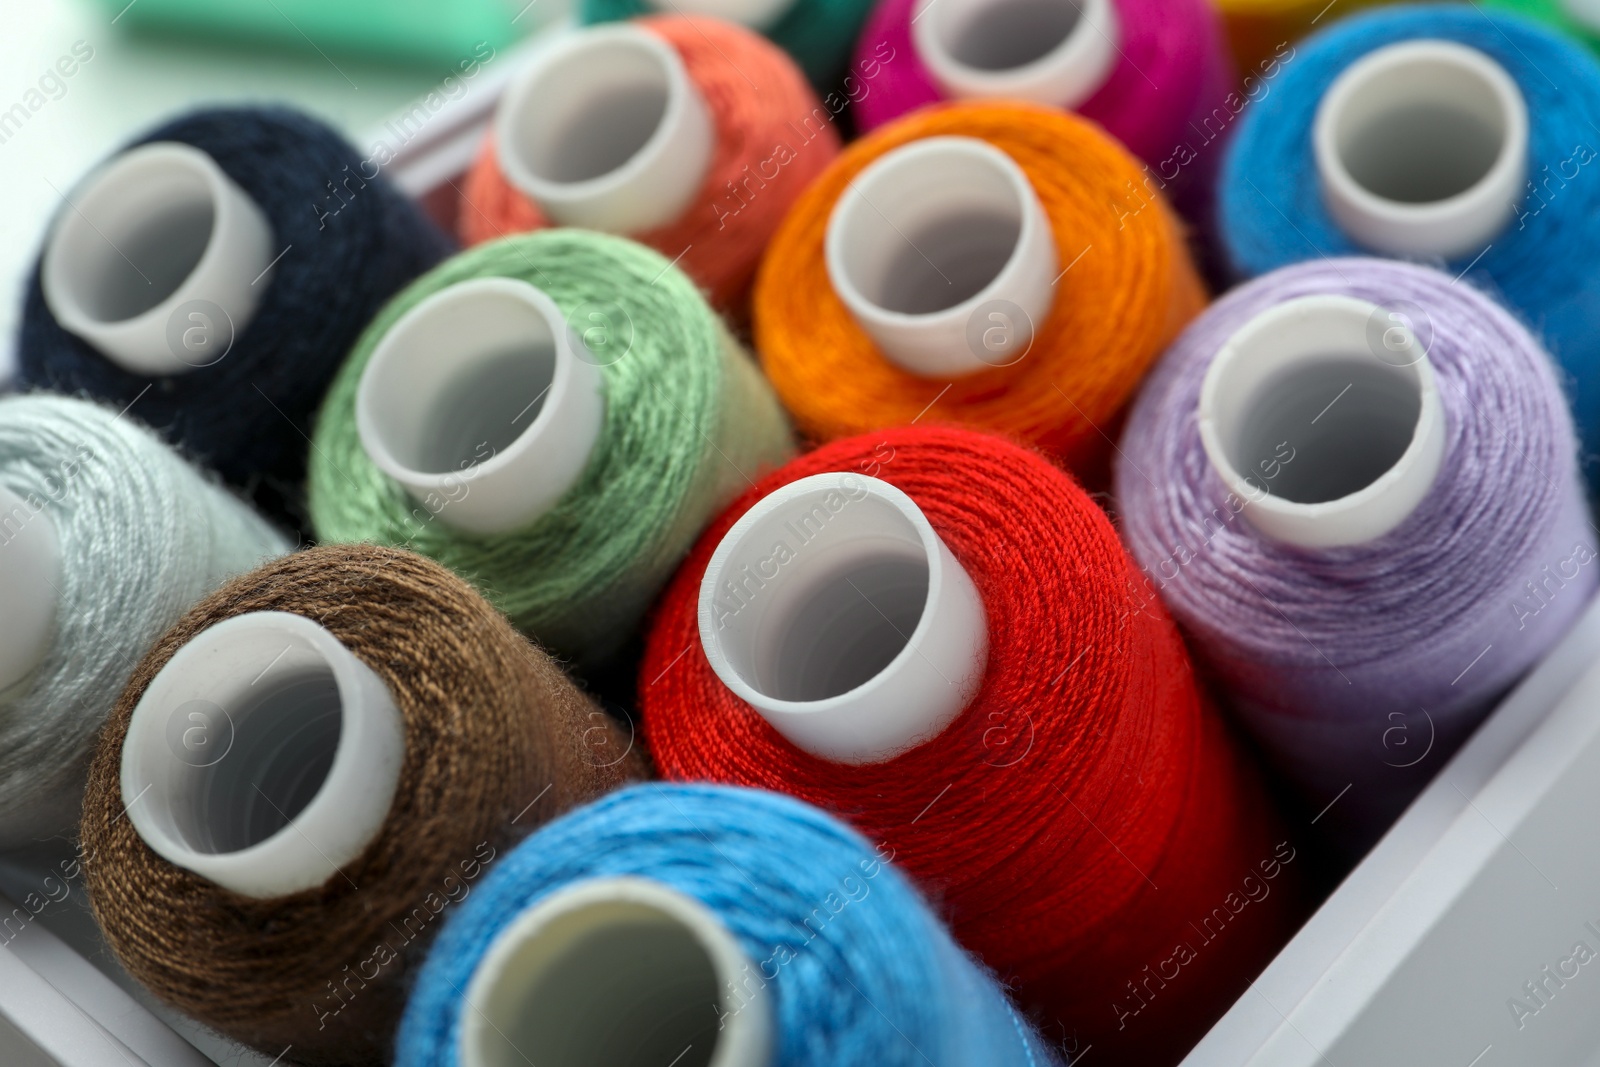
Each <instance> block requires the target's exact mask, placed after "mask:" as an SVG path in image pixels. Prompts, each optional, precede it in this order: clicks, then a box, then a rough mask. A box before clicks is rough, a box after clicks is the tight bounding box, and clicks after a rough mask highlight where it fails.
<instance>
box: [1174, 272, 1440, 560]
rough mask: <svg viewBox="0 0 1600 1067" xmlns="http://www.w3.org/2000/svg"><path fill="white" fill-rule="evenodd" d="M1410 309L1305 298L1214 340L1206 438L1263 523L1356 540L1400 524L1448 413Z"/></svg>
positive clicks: (1228, 480)
mask: <svg viewBox="0 0 1600 1067" xmlns="http://www.w3.org/2000/svg"><path fill="white" fill-rule="evenodd" d="M1402 310H1405V309H1401V310H1397V309H1396V308H1389V307H1379V306H1378V305H1375V304H1372V303H1369V302H1366V301H1361V300H1356V299H1354V298H1350V297H1345V296H1332V295H1328V296H1308V297H1299V298H1296V299H1294V300H1289V301H1286V302H1284V303H1282V304H1278V305H1276V306H1273V307H1271V308H1269V309H1267V310H1265V311H1263V312H1261V313H1260V314H1258V315H1256V316H1255V317H1254V318H1252V319H1251V320H1249V321H1248V322H1247V323H1245V325H1244V326H1242V327H1241V328H1240V329H1239V330H1237V331H1235V333H1234V334H1233V336H1232V337H1230V338H1229V339H1228V341H1227V343H1226V344H1224V345H1223V346H1222V348H1221V349H1219V350H1218V353H1217V355H1216V357H1215V358H1214V359H1213V360H1212V363H1211V366H1210V367H1209V368H1208V369H1207V371H1206V377H1205V380H1204V382H1203V383H1202V385H1201V390H1200V405H1199V413H1198V414H1199V425H1200V435H1201V440H1202V443H1203V445H1204V447H1205V450H1206V453H1207V456H1208V458H1209V459H1210V461H1211V464H1212V466H1213V467H1214V468H1215V469H1216V470H1217V472H1218V473H1219V474H1220V475H1221V476H1222V480H1223V482H1224V483H1225V484H1226V485H1227V487H1228V488H1229V489H1230V490H1231V491H1232V492H1233V493H1235V494H1236V495H1238V496H1239V497H1240V498H1242V499H1243V500H1244V501H1246V502H1247V503H1248V506H1247V507H1245V508H1244V512H1243V513H1244V514H1245V515H1246V516H1248V517H1249V518H1250V519H1251V521H1252V522H1253V523H1254V524H1255V525H1256V526H1257V527H1259V528H1260V529H1262V530H1263V531H1264V532H1266V533H1268V534H1270V535H1272V536H1274V537H1278V538H1280V539H1282V540H1286V541H1290V542H1294V543H1298V544H1303V545H1307V546H1312V547H1329V546H1334V545H1346V544H1358V543H1361V542H1364V541H1367V540H1371V539H1372V538H1375V537H1377V536H1380V535H1382V534H1383V533H1386V532H1387V531H1388V530H1390V529H1393V528H1394V527H1395V526H1397V525H1399V523H1400V522H1401V521H1403V520H1404V518H1405V517H1406V516H1407V515H1409V514H1410V513H1411V511H1412V510H1413V509H1414V508H1415V507H1416V505H1417V504H1418V503H1419V502H1420V501H1421V500H1422V498H1423V497H1424V496H1425V495H1426V494H1427V493H1428V491H1429V490H1430V489H1431V488H1432V486H1433V482H1434V480H1435V478H1436V476H1437V474H1438V470H1439V466H1440V464H1441V463H1442V460H1443V454H1444V437H1445V433H1444V415H1443V411H1442V408H1441V405H1440V402H1439V398H1438V392H1437V386H1436V385H1435V383H1434V379H1433V371H1432V368H1431V366H1430V364H1429V363H1428V360H1427V343H1428V342H1427V341H1426V340H1425V339H1419V337H1418V336H1417V334H1416V332H1415V331H1416V329H1417V328H1418V324H1419V323H1420V324H1421V325H1423V326H1426V320H1425V313H1424V312H1422V311H1421V310H1420V309H1409V311H1407V313H1402ZM1427 336H1429V334H1428V333H1427V331H1426V330H1424V338H1425V337H1427Z"/></svg>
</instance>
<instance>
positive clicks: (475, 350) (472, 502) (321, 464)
mask: <svg viewBox="0 0 1600 1067" xmlns="http://www.w3.org/2000/svg"><path fill="white" fill-rule="evenodd" d="M441 357H444V358H441ZM315 443H316V447H315V449H314V456H313V460H312V466H311V477H310V485H309V494H308V495H309V498H310V502H311V514H312V520H313V522H314V523H315V526H316V530H317V534H318V536H319V537H321V538H322V539H323V540H325V541H336V542H339V541H376V542H381V543H387V544H394V545H404V546H406V547H408V548H412V549H414V550H416V551H418V552H420V553H422V554H423V555H425V556H429V557H431V558H433V559H437V560H439V561H440V562H441V563H444V564H445V565H446V566H448V567H449V568H450V569H452V570H454V571H455V572H456V573H458V574H461V575H465V576H467V577H468V578H469V579H470V580H471V581H472V582H473V583H474V584H476V585H477V586H478V588H479V589H481V590H483V591H484V593H485V594H486V595H487V596H489V598H490V599H491V600H492V601H494V602H495V604H496V605H497V606H499V607H500V608H501V609H502V610H503V611H505V612H506V613H507V614H508V615H510V616H511V620H512V622H514V623H515V624H516V625H517V626H518V627H520V628H521V629H523V630H524V631H526V632H528V633H530V634H532V635H534V636H535V637H536V638H537V639H538V640H539V641H540V642H541V643H543V644H544V645H545V647H547V648H549V649H552V650H553V651H555V652H556V653H557V654H559V655H562V656H565V657H568V658H570V659H573V660H576V661H578V662H580V663H582V664H584V665H586V666H587V665H593V664H595V663H596V662H598V661H600V660H603V659H605V658H606V657H607V656H609V655H610V654H611V653H613V652H615V651H616V649H617V648H618V647H619V646H621V645H622V644H623V643H624V642H626V641H627V639H628V637H629V636H630V635H631V634H632V633H633V631H634V630H635V628H636V627H637V626H638V623H639V619H640V618H641V616H642V615H643V614H644V612H645V610H646V609H647V608H648V607H649V605H650V602H651V601H652V600H653V599H654V598H655V596H656V593H657V592H658V591H659V590H660V588H661V586H662V585H663V584H665V583H666V581H667V579H668V578H669V577H671V574H672V571H673V568H675V567H676V566H677V564H678V561H679V560H680V559H682V558H683V555H684V554H685V553H686V552H688V550H689V547H690V546H691V545H692V544H693V543H694V539H695V537H696V536H697V535H698V533H699V531H700V529H701V528H702V527H703V526H704V525H705V524H706V523H707V522H709V521H710V520H711V518H712V517H713V516H714V515H715V514H716V513H717V511H718V510H720V509H721V508H722V507H724V506H726V504H727V502H728V501H729V500H730V499H732V497H733V496H734V494H736V493H737V492H738V491H739V490H740V489H741V488H743V487H744V486H745V485H746V484H747V479H749V478H752V477H755V476H756V475H758V474H759V473H760V472H761V471H762V470H765V469H767V468H769V467H773V466H776V465H778V464H779V463H782V462H783V461H784V460H785V459H787V458H788V456H789V455H790V453H791V451H792V448H793V445H792V442H791V440H790V436H789V428H788V424H787V422H786V421H785V419H784V416H783V412H782V411H781V410H780V409H779V407H778V403H777V400H776V398H774V397H773V395H772V392H771V390H770V389H769V388H768V387H767V385H766V383H765V381H764V380H763V379H762V377H761V374H760V372H759V371H758V370H757V368H756V366H755V365H754V363H753V362H752V361H751V360H750V358H749V357H748V356H747V355H746V354H745V353H744V351H743V350H742V349H741V348H740V346H739V344H738V343H737V342H736V341H735V340H734V339H733V338H732V336H731V335H730V334H729V333H728V331H727V329H726V327H724V326H723V324H722V322H721V320H719V319H718V318H717V316H716V313H715V312H713V311H712V310H711V309H710V307H708V306H707V305H706V303H705V301H704V299H703V298H702V297H701V296H700V294H699V293H698V292H697V291H696V290H695V288H694V285H693V283H692V282H691V281H690V280H689V279H688V278H687V277H686V276H684V274H683V273H682V272H680V271H679V270H677V269H676V268H675V267H673V266H671V265H670V264H669V263H668V262H667V260H666V259H665V258H663V257H662V256H659V255H657V254H656V253H654V252H652V251H650V250H649V249H647V248H644V247H643V246H641V245H636V244H634V243H633V242H631V241H628V240H626V239H624V238H620V237H609V236H606V235H603V234H595V233H587V232H583V231H579V230H547V231H543V232H540V233H535V234H529V235H526V236H522V237H514V238H508V239H506V240H504V241H497V242H494V243H491V244H486V245H481V246H479V247H477V248H474V249H471V250H469V251H467V252H463V253H461V254H460V255H459V256H457V257H455V258H453V259H451V260H448V261H447V262H445V263H444V264H443V265H441V266H440V267H439V268H438V269H437V270H435V271H433V272H431V273H429V274H428V275H426V276H424V277H423V278H421V279H419V280H418V281H417V282H416V283H415V284H414V285H412V286H411V287H410V288H409V289H407V290H406V291H405V292H404V293H402V294H401V295H400V296H399V297H398V298H396V300H395V301H394V302H393V303H392V304H390V306H389V307H388V308H386V309H385V310H384V312H383V313H382V314H381V315H379V316H378V317H377V318H376V319H375V320H373V322H372V324H371V325H370V326H369V328H368V329H367V332H366V333H365V334H364V335H362V338H361V340H360V341H359V342H358V343H357V345H356V347H355V349H354V351H352V352H351V354H350V356H349V358H348V359H347V360H346V362H345V365H344V367H343V368H342V370H341V371H340V373H339V376H338V378H337V380H336V381H335V382H334V385H333V388H332V390H331V391H330V392H329V394H328V399H327V402H326V404H325V405H324V408H323V412H322V415H321V417H320V419H319V420H318V424H317V430H316V435H315Z"/></svg>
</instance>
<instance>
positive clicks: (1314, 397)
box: [1230, 352, 1422, 504]
mask: <svg viewBox="0 0 1600 1067" xmlns="http://www.w3.org/2000/svg"><path fill="white" fill-rule="evenodd" d="M1421 412H1422V391H1421V387H1420V385H1419V383H1418V382H1417V381H1416V380H1415V379H1414V378H1410V377H1408V376H1405V375H1397V374H1394V373H1392V372H1391V369H1390V368H1388V367H1385V366H1383V365H1382V364H1379V363H1377V362H1376V361H1375V360H1374V359H1373V358H1372V355H1371V353H1369V352H1359V353H1356V352H1348V353H1333V352H1330V353H1328V354H1327V355H1325V356H1323V357H1321V358H1318V357H1313V358H1312V359H1311V360H1310V361H1308V362H1307V363H1306V365H1304V366H1302V367H1296V368H1293V369H1286V370H1283V371H1281V372H1280V373H1279V374H1278V375H1277V376H1276V377H1275V378H1273V379H1271V380H1269V381H1268V382H1266V383H1265V384H1263V385H1262V386H1261V387H1260V389H1259V390H1258V392H1257V393H1256V394H1255V396H1254V397H1253V398H1252V399H1251V400H1250V401H1249V404H1248V407H1247V408H1246V411H1245V415H1244V419H1243V425H1242V426H1241V427H1240V430H1239V434H1238V436H1237V437H1236V438H1235V440H1234V442H1233V446H1232V448H1231V449H1230V458H1231V459H1232V461H1233V464H1234V467H1235V468H1236V469H1237V470H1238V471H1239V473H1240V476H1241V477H1243V478H1244V479H1245V480H1246V481H1248V482H1250V484H1252V485H1254V486H1255V487H1256V488H1258V489H1260V490H1261V491H1262V492H1267V493H1272V494H1274V495H1276V496H1279V497H1281V498H1283V499H1284V500H1289V501H1293V502H1295V503H1299V504H1320V503H1323V502H1325V501H1329V500H1338V499H1339V498H1340V497H1345V496H1349V495H1350V494H1351V493H1355V492H1359V491H1360V490H1362V489H1365V488H1366V487H1367V486H1369V485H1371V484H1372V483H1373V482H1375V481H1377V480H1378V479H1379V478H1380V477H1382V475H1383V474H1384V472H1385V471H1388V470H1390V469H1391V468H1393V467H1394V465H1395V464H1396V463H1398V462H1399V461H1400V457H1401V456H1402V455H1404V454H1405V451H1406V449H1407V448H1408V447H1409V446H1410V444H1411V439H1412V437H1413V436H1415V434H1416V429H1417V419H1418V416H1419V415H1420V414H1421ZM1287 450H1292V453H1291V454H1292V455H1293V456H1294V458H1293V460H1291V461H1290V462H1288V463H1285V462H1283V458H1284V455H1285V454H1286V451H1287ZM1269 473H1270V474H1272V475H1273V476H1272V477H1270V478H1269V477H1268V475H1269Z"/></svg>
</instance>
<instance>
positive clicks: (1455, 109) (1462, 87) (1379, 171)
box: [1334, 63, 1510, 204]
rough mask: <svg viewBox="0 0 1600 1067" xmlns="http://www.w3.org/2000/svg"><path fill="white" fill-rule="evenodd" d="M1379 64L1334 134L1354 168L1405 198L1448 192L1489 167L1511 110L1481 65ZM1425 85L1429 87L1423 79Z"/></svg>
mask: <svg viewBox="0 0 1600 1067" xmlns="http://www.w3.org/2000/svg"><path fill="white" fill-rule="evenodd" d="M1424 69H1425V71H1426V77H1427V79H1428V80H1427V81H1426V82H1422V81H1420V78H1421V77H1422V75H1423V73H1424V70H1417V69H1409V68H1391V69H1388V70H1384V71H1378V72H1375V73H1374V74H1373V75H1372V76H1371V77H1369V78H1368V79H1366V80H1365V81H1364V82H1363V83H1361V84H1360V85H1359V86H1357V87H1356V88H1355V89H1354V90H1353V91H1352V92H1351V94H1350V96H1349V98H1348V99H1347V100H1346V101H1345V106H1344V110H1343V111H1342V113H1341V114H1340V115H1339V117H1338V120H1337V124H1336V126H1335V133H1334V137H1335V139H1336V142H1337V144H1338V151H1339V159H1340V161H1341V162H1342V163H1343V164H1344V167H1345V169H1346V170H1347V171H1349V173H1350V176H1351V177H1352V178H1354V179H1355V180H1356V182H1357V183H1358V184H1360V185H1361V187H1362V188H1364V189H1366V190H1367V191H1368V192H1369V193H1371V194H1372V195H1374V196H1378V197H1382V198H1384V199H1386V200H1395V201H1399V202H1400V203H1405V204H1426V203H1432V202H1434V201H1439V200H1448V199H1449V198H1451V197H1453V196H1458V195H1460V194H1461V193H1464V192H1466V191H1467V190H1468V189H1471V188H1472V187H1473V186H1474V185H1477V184H1478V183H1479V182H1480V181H1482V180H1483V178H1484V176H1485V175H1487V174H1488V173H1489V170H1490V168H1491V167H1493V166H1494V164H1495V161H1496V160H1497V159H1499V158H1500V155H1501V153H1502V152H1504V151H1505V148H1506V134H1507V127H1508V125H1509V123H1510V116H1509V115H1508V114H1507V112H1506V109H1505V107H1504V106H1503V104H1502V102H1501V99H1500V95H1499V94H1498V93H1497V92H1496V90H1495V87H1494V86H1493V85H1491V84H1489V83H1488V82H1487V81H1486V80H1485V79H1484V78H1483V77H1482V75H1481V73H1480V72H1478V71H1475V70H1471V69H1468V68H1465V67H1461V66H1458V65H1455V64H1452V63H1430V64H1427V65H1426V67H1425V68H1424ZM1423 85H1425V86H1426V88H1425V89H1421V88H1420V86H1423Z"/></svg>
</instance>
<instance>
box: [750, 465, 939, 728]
mask: <svg viewBox="0 0 1600 1067" xmlns="http://www.w3.org/2000/svg"><path fill="white" fill-rule="evenodd" d="M860 483H861V479H854V480H852V479H851V478H850V477H849V476H843V477H842V478H841V479H838V480H837V481H836V484H834V485H827V484H824V485H819V486H817V487H816V488H815V489H813V490H811V491H810V492H807V493H804V494H802V495H800V496H797V497H795V498H794V499H792V500H790V501H787V502H785V505H784V506H783V507H782V508H780V509H777V510H774V511H773V512H772V513H771V514H769V515H768V516H766V517H765V518H764V519H763V521H762V522H760V523H759V524H758V525H757V526H756V527H755V528H754V529H752V530H751V531H750V533H749V535H748V537H747V538H746V539H745V540H744V541H743V543H742V548H741V550H739V551H736V552H735V553H734V554H733V555H732V556H731V557H730V558H729V560H728V562H727V564H726V565H725V566H724V569H723V580H722V583H721V588H720V590H719V593H720V596H719V598H718V600H719V604H720V605H721V607H722V608H723V610H724V611H725V612H728V613H730V614H732V615H744V614H745V613H747V612H748V621H746V620H745V619H740V622H741V623H742V625H740V626H739V627H738V628H737V629H734V628H725V629H722V630H720V631H718V638H719V643H720V647H721V648H722V651H723V653H724V655H726V657H727V660H728V663H729V665H730V666H731V667H732V668H733V670H734V671H735V672H737V674H738V675H739V677H740V678H742V679H743V680H744V682H745V683H746V684H747V685H749V686H750V688H751V689H753V690H755V691H756V692H757V693H759V694H761V695H762V696H765V697H769V698H771V699H774V700H784V701H815V700H827V699H829V698H831V697H837V696H840V695H842V694H844V693H848V692H850V691H851V690H853V689H855V688H857V687H858V686H861V685H862V684H864V683H866V682H868V681H870V680H871V679H872V678H874V677H876V676H877V675H878V674H880V673H881V672H882V671H883V670H884V668H886V667H887V666H888V665H889V664H890V663H892V662H893V661H894V660H895V658H896V657H897V656H899V655H900V653H901V652H902V651H903V650H904V649H905V647H906V644H907V642H908V640H909V639H910V636H911V634H912V632H913V631H914V630H915V629H916V628H917V624H918V623H919V622H920V621H921V618H922V614H923V611H924V610H925V609H926V607H927V603H928V583H929V562H928V553H927V549H926V547H925V546H924V544H923V541H922V538H921V536H920V535H919V532H918V531H917V529H916V528H915V527H914V526H913V525H912V524H911V523H910V522H909V521H908V520H907V519H906V517H905V516H904V515H903V514H901V513H900V512H899V511H898V510H896V509H895V508H894V507H893V506H892V505H891V504H889V503H887V502H886V501H884V500H881V499H878V498H876V497H873V496H870V495H868V494H867V493H866V492H865V491H863V490H862V489H861V488H860Z"/></svg>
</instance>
